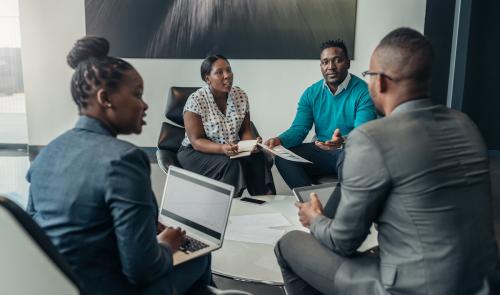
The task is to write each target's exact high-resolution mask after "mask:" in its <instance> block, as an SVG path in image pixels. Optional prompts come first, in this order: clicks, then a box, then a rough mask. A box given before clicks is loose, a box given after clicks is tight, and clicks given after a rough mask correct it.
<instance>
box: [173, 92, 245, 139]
mask: <svg viewBox="0 0 500 295" xmlns="http://www.w3.org/2000/svg"><path fill="white" fill-rule="evenodd" d="M187 111H189V112H193V113H195V114H198V115H200V116H201V121H202V122H203V129H205V135H206V137H207V138H208V139H210V140H211V141H213V142H215V143H219V144H225V143H230V142H232V143H234V142H238V141H239V140H240V137H239V135H238V133H239V132H240V128H241V124H243V119H245V116H246V114H247V113H249V112H250V105H249V104H248V97H247V95H246V93H245V92H243V90H241V89H240V88H238V87H233V88H232V89H231V91H230V92H229V94H228V97H227V106H226V114H225V115H224V114H223V113H222V112H221V111H220V110H219V107H218V106H217V104H216V103H215V100H214V97H213V95H212V92H210V88H209V87H208V86H204V87H202V88H200V89H198V90H197V91H195V92H194V93H193V94H191V95H190V96H189V98H188V100H187V102H186V105H185V106H184V111H183V112H187ZM182 145H183V146H188V145H190V142H189V139H188V137H187V134H186V136H185V138H184V140H183V141H182Z"/></svg>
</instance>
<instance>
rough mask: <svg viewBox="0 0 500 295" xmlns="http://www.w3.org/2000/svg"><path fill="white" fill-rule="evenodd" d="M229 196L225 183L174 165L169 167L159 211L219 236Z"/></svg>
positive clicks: (230, 193) (229, 199) (210, 234)
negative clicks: (171, 167) (172, 167)
mask: <svg viewBox="0 0 500 295" xmlns="http://www.w3.org/2000/svg"><path fill="white" fill-rule="evenodd" d="M231 199H232V192H231V189H230V188H229V186H227V185H220V184H219V183H218V182H217V181H215V180H212V179H209V178H206V177H203V176H198V175H196V174H194V173H190V172H184V171H183V170H181V169H178V168H174V169H169V173H168V177H167V183H166V184H165V190H164V192H163V201H162V206H161V214H162V215H164V216H166V217H168V218H171V219H174V220H176V221H178V222H179V223H182V224H185V225H187V226H190V227H192V228H194V229H196V230H198V231H200V232H203V233H205V234H207V235H209V236H211V237H214V238H216V239H220V238H221V237H222V234H223V233H224V229H225V225H226V221H227V212H228V210H229V206H230V205H231Z"/></svg>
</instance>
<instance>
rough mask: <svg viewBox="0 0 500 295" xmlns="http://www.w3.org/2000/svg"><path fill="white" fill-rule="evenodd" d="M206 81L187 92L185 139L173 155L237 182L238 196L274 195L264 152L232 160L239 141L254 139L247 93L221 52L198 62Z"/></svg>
mask: <svg viewBox="0 0 500 295" xmlns="http://www.w3.org/2000/svg"><path fill="white" fill-rule="evenodd" d="M201 78H202V80H203V81H205V83H206V84H207V85H206V86H204V87H202V88H200V89H198V90H197V91H195V92H194V93H193V94H191V95H190V96H189V98H188V100H187V102H186V105H185V107H184V126H185V127H186V137H185V138H184V140H183V142H182V145H181V148H180V149H179V153H178V154H177V157H178V159H179V163H180V164H181V165H182V167H184V168H185V169H188V170H191V171H194V172H196V173H199V174H202V175H205V176H207V177H210V178H213V179H216V180H220V181H222V182H225V183H228V184H231V185H234V186H235V191H236V196H241V194H242V193H243V191H244V190H245V189H248V192H249V193H250V194H251V195H264V194H274V193H275V188H274V183H273V179H272V175H271V171H270V165H268V163H267V161H266V159H265V157H264V155H263V153H261V152H259V151H258V150H254V151H253V152H252V154H251V155H250V156H248V157H242V158H236V159H231V158H230V156H233V155H236V154H237V153H238V146H237V143H238V141H240V140H249V139H258V140H261V139H260V138H256V137H255V136H254V134H253V132H252V128H251V123H250V108H249V104H248V97H247V95H246V94H245V92H243V90H241V89H240V88H238V87H233V72H232V71H231V66H230V64H229V61H228V60H227V59H226V58H225V57H224V56H222V55H212V56H209V57H207V58H206V59H205V60H204V61H203V63H202V64H201Z"/></svg>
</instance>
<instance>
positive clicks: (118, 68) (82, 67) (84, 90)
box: [66, 36, 134, 110]
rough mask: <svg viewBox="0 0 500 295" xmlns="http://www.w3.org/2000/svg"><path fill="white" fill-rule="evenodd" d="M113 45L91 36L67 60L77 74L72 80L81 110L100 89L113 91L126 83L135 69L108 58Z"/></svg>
mask: <svg viewBox="0 0 500 295" xmlns="http://www.w3.org/2000/svg"><path fill="white" fill-rule="evenodd" d="M108 52H109V42H108V40H106V39H104V38H101V37H93V36H87V37H84V38H82V39H80V40H78V41H76V43H75V45H74V46H73V48H72V49H71V51H70V52H69V53H68V55H67V56H66V61H67V62H68V65H69V66H70V67H71V68H72V69H74V70H75V72H74V73H73V77H72V78H71V95H72V96H73V100H74V101H75V103H76V104H77V106H78V109H79V110H81V109H82V108H85V107H86V106H87V103H88V98H89V97H90V96H92V95H94V94H95V93H96V91H97V90H98V88H99V87H103V88H104V89H106V90H108V91H113V90H115V89H116V88H118V86H119V85H120V83H121V82H122V79H123V72H124V71H126V70H131V69H134V67H132V65H130V64H129V63H128V62H126V61H124V60H122V59H120V58H116V57H111V56H108Z"/></svg>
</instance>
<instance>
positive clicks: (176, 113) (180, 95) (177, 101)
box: [165, 87, 200, 126]
mask: <svg viewBox="0 0 500 295" xmlns="http://www.w3.org/2000/svg"><path fill="white" fill-rule="evenodd" d="M199 88H200V87H171V88H170V91H169V93H168V97H167V105H166V107H165V117H166V118H167V119H169V120H170V121H172V122H174V123H175V124H178V125H180V126H184V119H183V117H182V110H183V109H184V105H185V104H186V101H187V99H188V97H189V96H190V95H191V93H193V92H195V91H196V90H198V89H199Z"/></svg>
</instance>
